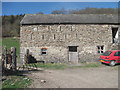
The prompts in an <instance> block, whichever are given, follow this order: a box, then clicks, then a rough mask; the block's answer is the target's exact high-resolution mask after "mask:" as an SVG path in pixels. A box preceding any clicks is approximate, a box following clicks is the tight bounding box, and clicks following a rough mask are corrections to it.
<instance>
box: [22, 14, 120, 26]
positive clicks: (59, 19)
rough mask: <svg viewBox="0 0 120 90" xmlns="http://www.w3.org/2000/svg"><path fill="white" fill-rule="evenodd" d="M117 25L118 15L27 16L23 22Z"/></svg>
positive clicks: (23, 23)
mask: <svg viewBox="0 0 120 90" xmlns="http://www.w3.org/2000/svg"><path fill="white" fill-rule="evenodd" d="M60 23H61V24H92V23H94V24H105V23H107V24H117V23H118V15H112V14H68V15H62V14H56V15H54V14H46V15H45V14H26V15H25V16H24V18H23V19H22V21H21V24H22V25H27V24H60Z"/></svg>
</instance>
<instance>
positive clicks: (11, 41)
mask: <svg viewBox="0 0 120 90" xmlns="http://www.w3.org/2000/svg"><path fill="white" fill-rule="evenodd" d="M2 46H3V47H6V48H7V49H10V48H11V47H15V48H16V49H17V51H16V52H17V56H18V57H19V54H20V43H19V38H13V37H9V38H3V39H2Z"/></svg>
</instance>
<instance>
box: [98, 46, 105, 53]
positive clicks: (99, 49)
mask: <svg viewBox="0 0 120 90" xmlns="http://www.w3.org/2000/svg"><path fill="white" fill-rule="evenodd" d="M97 49H98V51H97V52H98V53H103V50H104V46H103V45H102V46H97Z"/></svg>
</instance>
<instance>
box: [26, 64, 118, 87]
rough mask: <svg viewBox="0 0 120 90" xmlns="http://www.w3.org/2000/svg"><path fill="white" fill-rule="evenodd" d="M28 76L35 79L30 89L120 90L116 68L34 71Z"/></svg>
mask: <svg viewBox="0 0 120 90" xmlns="http://www.w3.org/2000/svg"><path fill="white" fill-rule="evenodd" d="M28 76H29V77H30V78H32V79H33V83H32V84H31V85H30V86H29V88H118V67H116V66H115V67H110V66H101V67H97V68H74V69H64V70H43V71H36V72H33V71H32V72H31V74H29V75H28ZM44 80H45V81H44Z"/></svg>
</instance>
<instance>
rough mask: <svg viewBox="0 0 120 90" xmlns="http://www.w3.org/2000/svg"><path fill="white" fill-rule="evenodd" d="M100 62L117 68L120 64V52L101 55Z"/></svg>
mask: <svg viewBox="0 0 120 90" xmlns="http://www.w3.org/2000/svg"><path fill="white" fill-rule="evenodd" d="M100 62H102V63H106V64H109V65H110V66H115V65H116V64H118V63H120V50H111V51H106V52H104V53H103V54H102V55H100Z"/></svg>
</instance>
